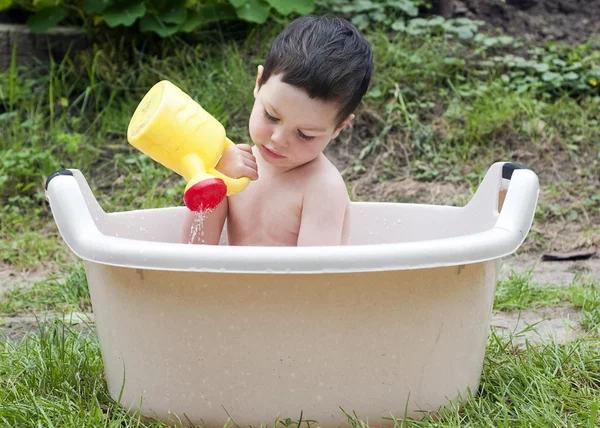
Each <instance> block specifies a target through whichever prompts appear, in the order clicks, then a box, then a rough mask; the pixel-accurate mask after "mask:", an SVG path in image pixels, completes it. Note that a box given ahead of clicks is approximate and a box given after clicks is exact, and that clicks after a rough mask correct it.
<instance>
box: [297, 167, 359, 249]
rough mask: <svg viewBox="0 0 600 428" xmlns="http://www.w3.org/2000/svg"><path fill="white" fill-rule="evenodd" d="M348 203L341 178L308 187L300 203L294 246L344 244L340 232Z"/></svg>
mask: <svg viewBox="0 0 600 428" xmlns="http://www.w3.org/2000/svg"><path fill="white" fill-rule="evenodd" d="M349 204H350V199H349V198H348V191H347V190H346V185H345V184H344V181H343V179H342V178H341V177H337V176H327V177H325V178H324V179H322V180H321V181H320V182H317V181H315V182H314V183H311V184H309V187H308V188H307V191H306V193H305V194H304V201H303V204H302V218H301V222H300V231H299V233H298V246H315V245H342V244H345V242H342V240H343V238H344V237H343V236H342V235H343V234H342V232H343V231H344V220H345V216H346V213H347V208H348V206H349Z"/></svg>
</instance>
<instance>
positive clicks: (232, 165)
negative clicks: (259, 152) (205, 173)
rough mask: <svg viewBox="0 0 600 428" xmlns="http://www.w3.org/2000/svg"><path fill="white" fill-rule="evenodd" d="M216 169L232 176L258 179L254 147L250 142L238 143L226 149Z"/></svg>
mask: <svg viewBox="0 0 600 428" xmlns="http://www.w3.org/2000/svg"><path fill="white" fill-rule="evenodd" d="M215 169H216V170H217V171H219V172H220V173H222V174H225V175H226V176H228V177H231V178H240V177H249V178H250V180H256V179H258V168H257V166H256V158H255V157H254V155H253V154H252V147H250V145H248V144H236V145H235V146H232V147H229V148H228V149H227V150H225V153H223V156H221V159H220V160H219V162H218V163H217V166H216V167H215Z"/></svg>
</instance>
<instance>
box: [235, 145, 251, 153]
mask: <svg viewBox="0 0 600 428" xmlns="http://www.w3.org/2000/svg"><path fill="white" fill-rule="evenodd" d="M235 146H236V147H237V148H238V149H240V150H242V151H244V152H246V153H250V154H252V147H250V144H236V145H235Z"/></svg>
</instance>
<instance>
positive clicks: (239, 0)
mask: <svg viewBox="0 0 600 428" xmlns="http://www.w3.org/2000/svg"><path fill="white" fill-rule="evenodd" d="M246 2H247V0H229V3H230V4H231V5H232V6H233V7H235V8H236V9H237V8H238V7H242V6H243V5H245V4H246Z"/></svg>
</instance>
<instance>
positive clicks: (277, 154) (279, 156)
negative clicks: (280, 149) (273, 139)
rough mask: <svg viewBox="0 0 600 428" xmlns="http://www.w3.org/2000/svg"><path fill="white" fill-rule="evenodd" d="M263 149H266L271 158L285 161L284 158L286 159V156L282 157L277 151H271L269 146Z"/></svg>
mask: <svg viewBox="0 0 600 428" xmlns="http://www.w3.org/2000/svg"><path fill="white" fill-rule="evenodd" d="M261 147H262V148H263V149H265V152H266V153H267V154H268V155H269V156H271V157H273V158H275V159H284V158H285V156H282V155H280V154H279V153H277V152H276V151H275V150H271V149H269V148H268V147H267V146H261Z"/></svg>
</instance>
